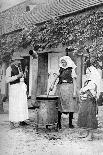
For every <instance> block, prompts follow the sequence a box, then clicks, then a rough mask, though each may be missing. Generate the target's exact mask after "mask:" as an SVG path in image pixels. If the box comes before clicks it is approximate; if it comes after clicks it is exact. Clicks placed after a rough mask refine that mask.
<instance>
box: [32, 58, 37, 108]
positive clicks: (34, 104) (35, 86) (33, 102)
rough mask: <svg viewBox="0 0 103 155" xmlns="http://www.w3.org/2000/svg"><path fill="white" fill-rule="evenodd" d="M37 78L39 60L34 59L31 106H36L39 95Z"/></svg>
mask: <svg viewBox="0 0 103 155" xmlns="http://www.w3.org/2000/svg"><path fill="white" fill-rule="evenodd" d="M37 77H38V59H32V88H31V104H32V105H33V106H36V103H35V101H36V93H37Z"/></svg>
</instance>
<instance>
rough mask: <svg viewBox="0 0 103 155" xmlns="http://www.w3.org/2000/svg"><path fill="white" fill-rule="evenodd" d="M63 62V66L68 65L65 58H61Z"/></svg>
mask: <svg viewBox="0 0 103 155" xmlns="http://www.w3.org/2000/svg"><path fill="white" fill-rule="evenodd" d="M61 64H62V66H63V67H66V66H67V62H66V61H65V60H64V59H62V60H61Z"/></svg>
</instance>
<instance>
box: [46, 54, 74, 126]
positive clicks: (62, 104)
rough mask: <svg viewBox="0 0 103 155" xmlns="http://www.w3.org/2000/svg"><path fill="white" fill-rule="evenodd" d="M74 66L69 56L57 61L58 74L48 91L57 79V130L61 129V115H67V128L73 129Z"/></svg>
mask: <svg viewBox="0 0 103 155" xmlns="http://www.w3.org/2000/svg"><path fill="white" fill-rule="evenodd" d="M75 68H76V65H75V64H74V62H73V61H72V59H71V58H70V57H69V56H63V57H61V58H60V61H59V73H58V74H56V75H55V80H54V82H53V83H52V85H51V87H50V89H49V90H53V88H54V84H55V82H56V80H57V79H59V80H58V84H57V90H56V95H58V96H59V102H58V128H59V129H61V115H62V113H64V114H68V113H69V128H74V126H73V124H72V119H73V113H74V112H76V110H77V105H76V77H77V75H76V73H75Z"/></svg>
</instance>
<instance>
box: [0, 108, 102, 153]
mask: <svg viewBox="0 0 103 155" xmlns="http://www.w3.org/2000/svg"><path fill="white" fill-rule="evenodd" d="M4 106H5V105H4ZM29 117H30V121H28V123H29V125H28V126H26V127H18V128H15V129H12V130H10V128H9V121H8V114H0V155H103V107H102V106H100V107H99V115H98V120H99V128H98V129H97V130H95V131H94V135H95V139H94V140H93V141H86V140H85V139H79V138H78V133H79V131H80V129H79V128H77V126H76V121H77V114H75V115H74V122H73V123H74V125H75V128H74V129H69V128H68V119H62V124H63V128H62V130H61V131H59V132H56V131H55V129H54V128H49V130H46V129H44V128H39V129H38V132H37V131H36V129H35V117H36V110H29Z"/></svg>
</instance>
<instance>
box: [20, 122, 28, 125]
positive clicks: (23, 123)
mask: <svg viewBox="0 0 103 155" xmlns="http://www.w3.org/2000/svg"><path fill="white" fill-rule="evenodd" d="M19 125H21V126H25V125H28V124H27V123H26V122H24V121H22V122H20V124H19Z"/></svg>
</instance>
